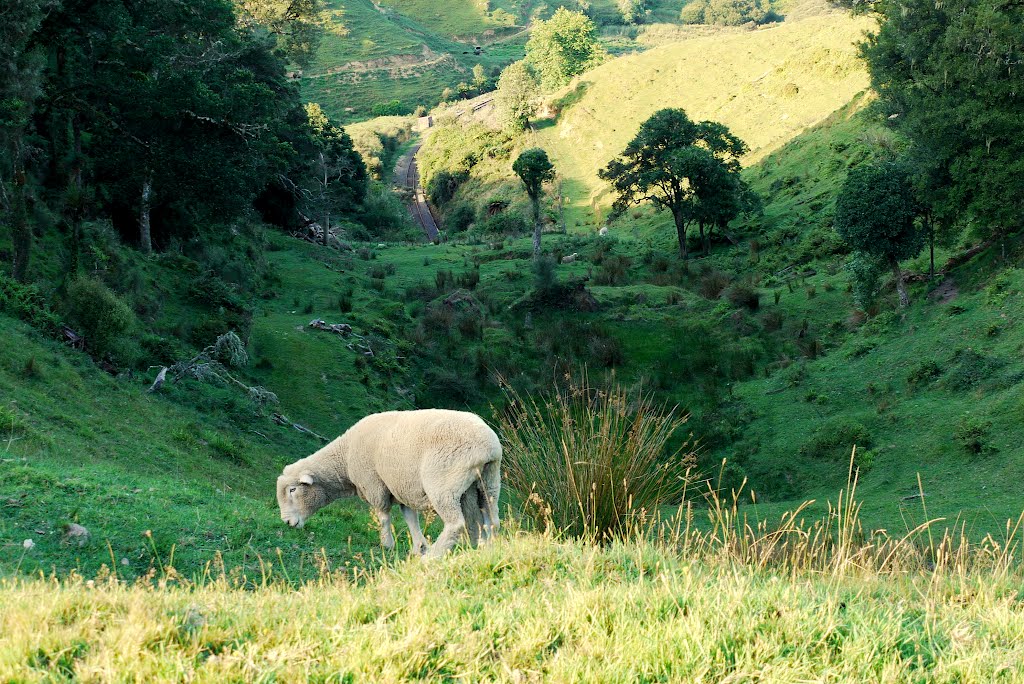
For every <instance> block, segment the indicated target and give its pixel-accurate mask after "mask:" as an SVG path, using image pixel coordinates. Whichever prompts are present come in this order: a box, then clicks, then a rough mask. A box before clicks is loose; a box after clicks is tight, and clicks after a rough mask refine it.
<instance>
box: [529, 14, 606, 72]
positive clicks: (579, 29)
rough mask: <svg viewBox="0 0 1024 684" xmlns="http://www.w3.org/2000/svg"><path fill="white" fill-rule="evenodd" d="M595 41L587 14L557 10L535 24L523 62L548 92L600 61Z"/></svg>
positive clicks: (600, 55)
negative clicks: (538, 76)
mask: <svg viewBox="0 0 1024 684" xmlns="http://www.w3.org/2000/svg"><path fill="white" fill-rule="evenodd" d="M604 56H605V52H604V49H603V48H602V47H601V46H600V44H598V42H597V27H596V26H594V22H593V21H591V20H590V18H589V17H587V15H585V14H583V13H581V12H572V11H570V10H567V9H565V8H564V7H559V8H558V9H557V10H555V13H554V14H553V15H552V16H551V18H550V19H548V20H547V21H538V22H537V23H536V24H535V25H534V27H533V29H532V30H531V31H530V40H529V41H528V42H527V43H526V61H527V62H529V63H530V64H531V65H532V66H533V67H534V68H535V69H536V70H537V73H539V74H540V80H541V84H542V85H543V86H544V88H545V89H548V90H552V89H554V88H558V87H559V86H562V85H565V84H566V83H568V82H569V80H570V79H571V78H572V77H573V76H576V75H577V74H581V73H583V72H584V71H586V70H587V69H589V68H590V67H592V66H595V65H596V64H598V63H600V62H601V60H602V59H604Z"/></svg>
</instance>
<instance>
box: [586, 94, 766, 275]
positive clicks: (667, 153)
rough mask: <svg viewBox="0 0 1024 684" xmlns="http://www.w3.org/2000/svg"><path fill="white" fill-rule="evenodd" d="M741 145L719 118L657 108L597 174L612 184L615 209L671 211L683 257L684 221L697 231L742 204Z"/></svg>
mask: <svg viewBox="0 0 1024 684" xmlns="http://www.w3.org/2000/svg"><path fill="white" fill-rule="evenodd" d="M746 151H747V146H746V145H745V144H744V143H743V141H742V140H740V139H739V138H737V137H736V136H734V135H732V134H731V133H730V132H729V129H728V128H726V127H725V126H723V125H722V124H720V123H716V122H713V121H701V122H699V123H698V122H694V121H692V120H691V119H690V118H689V117H688V116H687V115H686V112H684V111H683V110H682V109H662V110H660V111H658V112H655V113H654V114H653V115H652V116H651V117H650V118H649V119H647V121H645V122H644V123H643V124H642V125H641V126H640V132H639V133H637V135H636V137H635V138H633V140H632V141H630V143H629V144H628V145H627V146H626V149H625V150H624V151H623V154H622V157H621V158H619V159H614V160H612V161H611V162H609V164H608V166H607V167H606V168H604V169H602V170H601V171H600V172H599V174H598V175H599V176H600V177H601V178H602V179H604V180H607V181H609V182H610V183H611V184H612V189H613V190H614V191H615V193H616V199H615V203H614V206H613V208H614V210H615V212H616V213H622V212H624V211H625V210H626V209H627V208H628V207H629V206H630V205H632V204H639V203H641V202H652V203H653V204H654V205H655V206H656V207H658V208H659V209H668V210H669V211H670V212H672V218H673V221H674V223H675V227H676V236H677V238H678V241H679V255H680V257H682V258H684V259H685V258H686V257H687V246H686V232H687V228H688V226H689V224H690V223H692V222H693V221H697V222H698V224H699V225H700V226H701V232H702V234H703V230H704V227H705V226H706V225H708V224H710V225H716V224H717V225H722V224H723V222H727V221H728V220H731V219H732V218H733V217H735V215H736V213H738V212H739V211H740V209H741V208H742V206H743V204H742V202H741V199H742V198H741V193H742V192H743V191H744V188H745V186H743V184H742V182H741V181H740V180H739V171H740V164H739V157H740V156H741V155H743V154H744V153H745V152H746Z"/></svg>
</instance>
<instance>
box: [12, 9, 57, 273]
mask: <svg viewBox="0 0 1024 684" xmlns="http://www.w3.org/2000/svg"><path fill="white" fill-rule="evenodd" d="M48 4H49V3H47V2H45V1H44V0H14V2H10V3H5V4H4V6H3V7H2V8H0V144H2V148H0V211H2V213H3V214H6V215H7V216H8V220H9V223H10V226H11V238H12V243H13V245H14V260H13V264H12V275H13V276H14V278H15V279H16V280H19V281H24V280H25V278H26V276H27V274H28V264H29V259H30V256H31V253H32V229H31V226H30V225H29V215H28V214H29V210H28V205H29V199H30V195H31V191H32V189H31V185H30V182H29V180H30V179H29V174H30V169H29V166H28V164H29V160H30V158H31V157H32V155H33V144H32V141H31V135H32V132H33V129H32V118H33V115H34V113H35V111H36V105H37V100H38V99H39V97H40V95H41V94H42V89H41V85H42V83H41V74H42V70H43V57H44V55H43V54H42V51H41V50H39V49H38V48H37V47H35V46H33V45H32V37H33V35H34V33H35V32H36V30H37V29H38V27H39V25H40V23H41V22H42V20H43V12H44V10H45V9H46V5H48Z"/></svg>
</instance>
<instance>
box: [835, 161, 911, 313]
mask: <svg viewBox="0 0 1024 684" xmlns="http://www.w3.org/2000/svg"><path fill="white" fill-rule="evenodd" d="M918 214H919V207H918V204H917V201H916V199H915V195H914V187H913V184H912V181H911V178H910V176H909V174H908V173H907V171H906V169H905V168H904V167H901V166H898V165H896V164H893V163H883V164H872V165H863V166H859V167H857V168H855V169H853V170H852V171H851V172H850V174H849V175H848V176H847V178H846V181H845V182H844V183H843V187H842V190H841V191H840V193H839V197H838V199H837V200H836V214H835V227H836V231H837V232H838V233H839V236H840V237H842V238H843V240H844V241H845V242H846V243H847V244H848V245H850V247H851V248H853V249H854V250H856V251H858V252H863V253H864V254H866V255H867V256H869V257H873V258H875V259H878V260H880V261H883V262H885V263H886V264H888V265H889V267H890V268H891V269H892V273H893V277H894V278H895V280H896V291H897V292H898V293H899V302H900V307H901V308H905V307H906V306H907V305H909V304H910V298H909V297H908V296H907V290H906V286H905V284H904V282H903V272H902V271H901V270H900V262H901V261H903V260H905V259H910V258H912V257H915V256H917V255H918V254H920V253H921V248H922V247H923V246H924V236H923V235H922V233H921V231H920V230H919V229H918V227H917V224H916V219H917V216H918Z"/></svg>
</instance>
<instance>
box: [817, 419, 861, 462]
mask: <svg viewBox="0 0 1024 684" xmlns="http://www.w3.org/2000/svg"><path fill="white" fill-rule="evenodd" d="M870 443H871V433H870V432H868V429H867V428H866V427H864V426H863V425H862V424H860V423H858V422H857V421H855V420H852V419H850V418H833V419H832V420H829V421H827V422H826V423H825V424H824V425H822V426H821V427H819V428H818V429H817V430H815V431H814V434H813V435H811V438H810V439H809V440H808V441H807V443H806V444H804V445H803V446H802V447H800V454H801V455H802V456H810V457H812V458H849V456H850V451H851V450H852V449H853V447H854V446H855V445H856V446H857V447H867V446H868V445H869V444H870Z"/></svg>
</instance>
